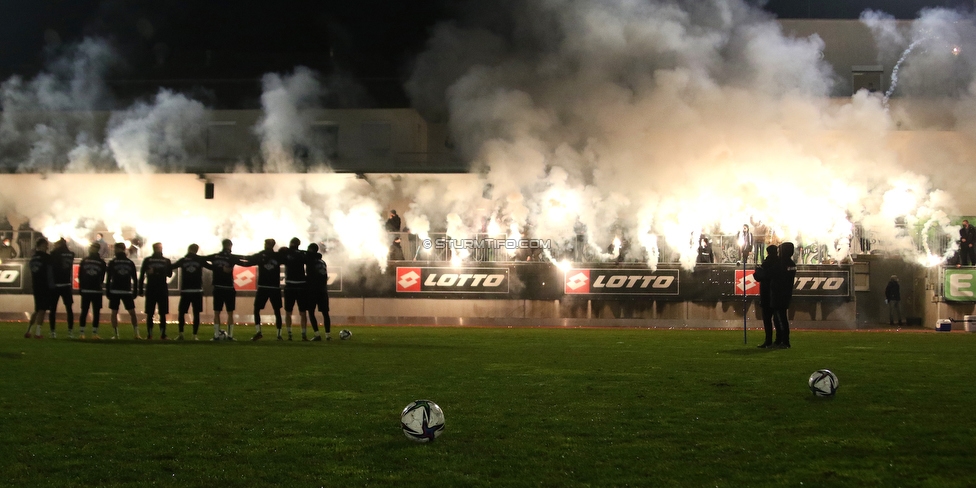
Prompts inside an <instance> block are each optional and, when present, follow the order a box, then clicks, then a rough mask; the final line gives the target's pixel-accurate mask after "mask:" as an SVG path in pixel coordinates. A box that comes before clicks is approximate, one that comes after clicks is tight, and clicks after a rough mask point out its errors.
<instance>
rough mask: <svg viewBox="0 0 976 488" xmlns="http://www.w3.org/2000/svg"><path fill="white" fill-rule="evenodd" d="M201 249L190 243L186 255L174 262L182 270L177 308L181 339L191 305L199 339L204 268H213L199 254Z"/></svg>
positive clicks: (194, 333)
mask: <svg viewBox="0 0 976 488" xmlns="http://www.w3.org/2000/svg"><path fill="white" fill-rule="evenodd" d="M199 250H200V246H198V245H196V244H190V246H189V247H188V248H187V249H186V256H183V257H182V258H180V259H179V260H177V261H176V262H175V263H173V267H174V268H176V269H179V270H180V305H179V307H178V309H177V313H178V314H179V324H180V336H179V339H180V340H182V339H183V326H184V325H186V318H185V316H186V312H188V311H189V310H190V307H191V306H192V307H193V340H197V332H198V331H199V330H200V310H201V309H203V268H207V269H213V266H211V265H210V263H208V262H207V260H206V259H204V258H203V256H200V255H198V254H197V252H198V251H199ZM216 337H217V334H216V330H214V338H216Z"/></svg>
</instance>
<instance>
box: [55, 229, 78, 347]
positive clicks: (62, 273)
mask: <svg viewBox="0 0 976 488" xmlns="http://www.w3.org/2000/svg"><path fill="white" fill-rule="evenodd" d="M74 267H75V253H73V252H71V250H70V249H68V241H66V240H64V239H63V238H62V239H58V241H57V242H55V243H54V249H53V250H52V251H51V268H52V269H53V270H54V296H53V297H52V300H51V332H52V334H51V337H54V334H53V332H54V329H55V324H56V323H57V322H56V321H57V312H58V301H59V300H60V301H61V302H63V303H64V309H65V310H64V312H65V315H66V316H67V319H68V337H74V334H75V331H74V329H75V311H74V310H73V309H72V305H74V295H73V294H74V290H73V288H74V286H73V285H74V273H73V271H74Z"/></svg>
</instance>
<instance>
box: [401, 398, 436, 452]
mask: <svg viewBox="0 0 976 488" xmlns="http://www.w3.org/2000/svg"><path fill="white" fill-rule="evenodd" d="M400 428H401V429H403V435H405V436H407V439H410V440H412V441H417V442H430V441H432V440H434V439H436V438H437V437H438V436H440V435H441V432H444V411H443V410H441V407H439V406H437V404H436V403H434V402H432V401H430V400H416V401H413V402H410V404H409V405H407V408H404V409H403V413H401V414H400Z"/></svg>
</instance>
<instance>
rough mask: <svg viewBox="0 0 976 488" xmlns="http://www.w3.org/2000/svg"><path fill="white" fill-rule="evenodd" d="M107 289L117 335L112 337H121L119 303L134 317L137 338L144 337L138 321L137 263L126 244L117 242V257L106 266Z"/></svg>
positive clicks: (130, 316)
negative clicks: (131, 256)
mask: <svg viewBox="0 0 976 488" xmlns="http://www.w3.org/2000/svg"><path fill="white" fill-rule="evenodd" d="M105 273H106V276H107V278H106V282H105V289H106V290H107V291H108V308H109V310H111V311H112V328H113V329H115V335H114V336H112V339H118V338H119V305H120V303H121V305H123V306H125V309H126V311H128V312H129V318H130V319H132V332H133V335H134V336H135V338H136V339H142V336H140V335H139V324H138V323H137V322H136V302H135V292H136V265H135V263H133V262H132V260H131V259H129V257H128V256H127V255H126V250H125V244H124V243H121V242H116V243H115V259H113V260H111V261H109V263H108V266H107V268H106V271H105Z"/></svg>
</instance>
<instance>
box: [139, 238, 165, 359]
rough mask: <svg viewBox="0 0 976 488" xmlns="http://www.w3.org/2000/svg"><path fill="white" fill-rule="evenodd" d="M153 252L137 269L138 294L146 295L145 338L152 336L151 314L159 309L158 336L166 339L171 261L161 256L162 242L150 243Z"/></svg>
mask: <svg viewBox="0 0 976 488" xmlns="http://www.w3.org/2000/svg"><path fill="white" fill-rule="evenodd" d="M152 248H153V253H152V256H149V257H148V258H146V259H143V260H142V269H140V270H139V296H143V295H145V297H146V329H148V331H147V333H146V339H152V338H153V314H154V313H155V312H156V310H159V338H160V339H164V340H165V339H166V314H168V313H169V284H168V282H169V278H170V277H171V276H173V263H172V262H171V261H170V260H169V258H167V257H164V256H163V244H162V243H159V242H157V243H155V244H153V245H152Z"/></svg>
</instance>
